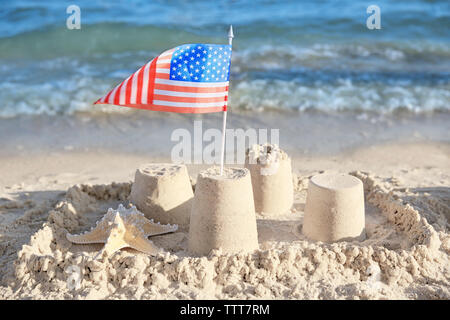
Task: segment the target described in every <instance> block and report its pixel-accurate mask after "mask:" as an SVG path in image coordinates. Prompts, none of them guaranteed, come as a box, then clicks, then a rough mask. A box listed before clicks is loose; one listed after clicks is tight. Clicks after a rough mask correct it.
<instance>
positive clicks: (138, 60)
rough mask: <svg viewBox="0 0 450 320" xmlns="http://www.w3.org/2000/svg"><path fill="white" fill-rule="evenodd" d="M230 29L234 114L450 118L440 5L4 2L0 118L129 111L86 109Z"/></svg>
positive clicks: (449, 10)
mask: <svg viewBox="0 0 450 320" xmlns="http://www.w3.org/2000/svg"><path fill="white" fill-rule="evenodd" d="M71 4H75V5H78V6H79V7H80V9H81V29H80V30H69V29H68V28H67V27H66V19H67V18H68V16H69V14H67V13H66V8H67V7H68V6H69V5H71ZM371 4H376V5H378V6H379V7H380V9H381V30H369V29H368V28H367V27H366V19H367V17H368V16H369V14H368V13H366V9H367V7H368V6H369V5H371ZM229 24H233V27H234V31H235V38H234V41H233V59H232V73H231V88H230V103H229V106H230V108H232V109H234V110H240V109H250V110H258V111H262V110H268V109H270V110H272V109H273V110H296V111H297V110H298V111H304V110H320V111H322V112H341V111H354V112H357V113H370V114H372V113H374V114H392V113H395V114H397V113H399V112H407V113H408V112H413V113H435V112H445V113H447V112H449V111H450V31H449V30H450V2H449V1H448V0H442V1H439V0H436V1H431V0H427V1H426V0H411V1H404V0H401V1H386V0H375V1H371V2H367V1H359V0H345V1H331V0H330V1H320V0H317V1H293V0H289V1H288V0H286V1H275V0H272V1H269V0H253V1H241V0H235V1H225V0H222V1H208V0H184V1H182V0H178V1H175V0H169V1H155V0H149V1H144V0H122V1H102V0H98V1H96V0H89V1H88V0H77V1H75V0H70V1H57V0H54V1H39V0H15V1H4V0H2V1H0V77H1V81H0V117H2V118H9V117H16V116H19V115H24V114H27V115H38V114H49V115H59V114H73V113H77V112H89V113H96V112H130V109H128V108H120V107H117V106H102V107H98V106H95V107H94V106H93V105H92V103H93V102H94V101H95V100H97V99H98V98H99V97H101V96H103V95H104V94H105V93H106V92H108V91H109V90H110V89H111V88H113V86H114V85H116V84H117V83H120V82H121V81H122V80H123V79H124V78H126V77H127V76H128V75H129V74H131V73H132V72H134V71H135V70H137V69H138V68H139V67H140V66H142V65H143V64H144V63H146V62H147V61H149V60H151V59H152V58H153V57H155V56H156V55H158V54H159V53H161V52H162V51H164V50H166V49H168V48H171V47H175V46H177V45H179V44H183V43H195V42H205V43H227V30H228V26H229Z"/></svg>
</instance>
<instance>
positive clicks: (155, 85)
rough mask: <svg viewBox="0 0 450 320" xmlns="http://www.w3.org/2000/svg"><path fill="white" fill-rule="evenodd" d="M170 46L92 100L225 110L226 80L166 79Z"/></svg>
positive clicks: (166, 108)
mask: <svg viewBox="0 0 450 320" xmlns="http://www.w3.org/2000/svg"><path fill="white" fill-rule="evenodd" d="M174 51H175V49H170V50H168V51H166V52H164V53H162V54H161V55H159V56H158V57H156V58H155V59H153V60H152V61H150V62H148V63H147V64H146V65H144V66H143V67H141V68H140V69H139V70H137V71H136V72H135V73H133V74H132V75H131V76H129V77H128V78H127V79H126V80H125V81H123V82H122V83H120V84H119V85H118V86H117V87H115V88H114V89H113V90H112V91H111V92H109V93H108V94H107V95H105V96H104V97H103V98H100V99H99V100H98V101H97V102H95V104H114V105H119V106H124V107H131V108H139V109H148V110H155V111H166V112H179V113H206V112H219V111H226V110H227V100H228V84H229V83H228V81H226V82H188V81H176V80H170V61H171V58H172V54H173V52H174Z"/></svg>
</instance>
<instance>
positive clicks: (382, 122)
mask: <svg viewBox="0 0 450 320" xmlns="http://www.w3.org/2000/svg"><path fill="white" fill-rule="evenodd" d="M198 121H201V130H202V131H201V134H204V133H205V131H206V130H208V129H215V130H219V131H220V130H221V128H222V114H221V113H212V114H201V115H198V114H197V115H195V114H194V115H184V114H170V113H160V112H149V111H147V110H135V111H134V112H130V113H126V114H113V113H110V114H98V115H93V114H77V115H75V116H45V115H41V116H22V117H16V118H11V119H0V140H1V141H2V145H1V148H0V158H2V157H5V156H29V155H39V154H40V153H51V152H68V151H77V152H93V151H101V152H112V153H114V152H119V153H132V154H141V155H148V156H151V157H163V158H166V157H169V156H170V151H171V149H172V148H173V147H174V146H175V145H176V144H177V141H171V135H172V133H173V131H174V130H176V129H182V130H184V131H187V132H189V133H190V134H191V136H192V138H193V139H196V138H198V137H196V136H195V135H196V133H195V131H194V125H195V123H196V122H197V123H198ZM227 129H228V130H233V129H234V130H236V129H243V130H247V129H267V131H268V137H270V130H271V129H278V130H279V137H280V139H279V142H280V143H279V144H280V146H281V148H283V149H284V150H286V152H288V153H289V154H290V155H291V156H301V155H307V154H308V155H330V156H332V155H335V154H337V153H340V152H345V151H347V150H352V149H355V148H360V147H367V146H371V145H378V144H385V143H430V142H438V143H450V134H449V132H450V113H435V114H420V115H414V114H409V115H407V116H382V115H370V116H369V115H367V114H360V115H358V114H354V113H338V114H325V113H321V112H250V111H247V112H233V111H231V112H229V115H228V121H227ZM202 138H203V137H200V139H202ZM269 139H270V138H269ZM203 140H204V141H203V147H205V145H206V144H207V142H206V141H205V139H203ZM194 152H195V150H194ZM194 156H195V155H194V154H193V155H192V157H194Z"/></svg>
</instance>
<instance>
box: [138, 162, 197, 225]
mask: <svg viewBox="0 0 450 320" xmlns="http://www.w3.org/2000/svg"><path fill="white" fill-rule="evenodd" d="M193 197H194V193H193V191H192V186H191V182H190V179H189V175H188V172H187V169H186V166H185V165H181V164H168V163H154V164H145V165H142V166H141V167H140V168H139V169H137V170H136V175H135V180H134V183H133V186H132V188H131V194H130V201H131V202H132V203H133V204H135V205H136V206H137V208H138V209H139V210H140V211H142V212H143V213H144V215H145V216H146V217H147V218H149V219H155V220H156V221H158V222H161V223H164V224H166V223H171V224H173V223H176V224H179V225H188V224H189V216H190V213H191V205H192V199H193Z"/></svg>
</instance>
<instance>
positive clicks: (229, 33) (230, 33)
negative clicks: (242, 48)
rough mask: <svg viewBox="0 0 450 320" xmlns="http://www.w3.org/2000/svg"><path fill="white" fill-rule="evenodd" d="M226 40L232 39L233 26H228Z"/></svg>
mask: <svg viewBox="0 0 450 320" xmlns="http://www.w3.org/2000/svg"><path fill="white" fill-rule="evenodd" d="M228 38H234V34H233V25H231V24H230V30H229V31H228Z"/></svg>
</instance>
